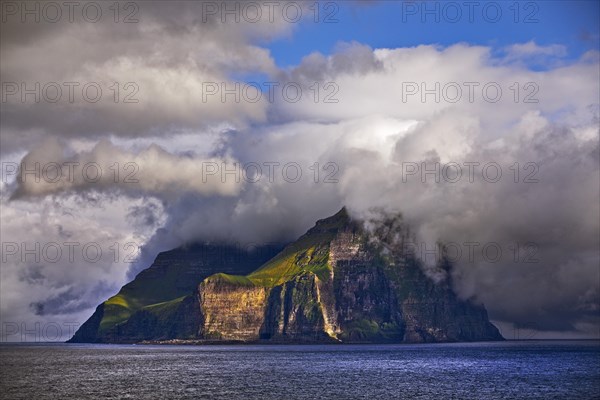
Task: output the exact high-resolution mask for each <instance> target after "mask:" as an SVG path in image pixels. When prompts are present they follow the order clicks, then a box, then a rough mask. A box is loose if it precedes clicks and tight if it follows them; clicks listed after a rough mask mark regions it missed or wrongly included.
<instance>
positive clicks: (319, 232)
mask: <svg viewBox="0 0 600 400" xmlns="http://www.w3.org/2000/svg"><path fill="white" fill-rule="evenodd" d="M384 228H385V226H384ZM404 233H406V231H404V230H403V228H402V227H400V228H399V229H396V230H395V231H394V232H390V231H389V229H388V231H387V232H386V235H387V236H391V237H392V239H393V240H387V239H389V238H387V237H386V235H383V234H382V232H381V231H375V232H367V231H366V230H365V229H364V228H363V227H362V224H358V223H356V222H353V221H351V220H350V218H349V216H348V214H347V213H346V210H345V209H343V210H341V211H340V212H339V213H337V214H336V215H334V216H333V217H331V218H328V219H325V220H321V221H318V222H317V224H316V226H315V227H314V228H312V229H311V230H309V231H308V232H307V233H306V234H305V235H304V236H302V237H301V238H299V239H298V240H297V241H296V242H294V243H292V244H291V245H289V246H287V247H286V248H285V249H284V250H283V251H282V252H281V253H280V254H278V255H277V256H276V257H275V258H274V259H273V260H271V261H269V262H268V263H267V264H265V265H264V266H263V267H261V268H260V269H258V270H257V271H255V272H252V273H251V274H248V275H246V276H232V275H227V274H222V273H221V274H217V275H214V276H211V277H209V278H207V279H206V280H204V281H203V282H202V283H201V284H200V285H199V287H198V301H199V308H200V315H201V316H200V324H199V332H198V337H200V338H205V339H224V340H239V341H257V340H269V341H272V342H306V341H308V342H438V341H475V340H501V339H502V337H501V335H500V334H499V332H498V330H497V329H496V327H494V326H493V325H492V324H491V323H490V322H489V320H488V317H487V313H486V311H485V309H484V308H483V306H481V305H477V304H475V303H473V302H471V301H462V300H460V299H458V298H457V296H456V295H455V294H454V292H453V291H452V288H451V282H450V279H449V277H448V274H445V277H444V278H443V279H440V280H439V282H437V283H435V282H434V281H433V280H432V279H430V278H429V277H428V276H426V274H425V273H424V272H423V268H422V266H421V264H420V261H419V260H418V259H417V258H416V257H415V256H414V255H413V254H411V253H410V252H407V251H406V249H405V247H404V246H401V245H398V244H399V243H401V242H402V241H403V240H407V237H404V238H403V237H400V236H401V235H402V234H404ZM440 268H441V272H442V273H443V272H444V271H443V268H449V265H441V266H440Z"/></svg>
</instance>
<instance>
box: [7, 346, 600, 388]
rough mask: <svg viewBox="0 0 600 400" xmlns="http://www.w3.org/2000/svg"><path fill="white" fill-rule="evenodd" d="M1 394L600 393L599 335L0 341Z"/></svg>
mask: <svg viewBox="0 0 600 400" xmlns="http://www.w3.org/2000/svg"><path fill="white" fill-rule="evenodd" d="M0 357H1V358H0V362H1V365H2V368H1V373H0V377H1V381H0V385H1V389H0V398H2V399H28V400H30V399H124V398H125V399H127V398H136V399H237V398H240V399H378V398H382V399H388V398H398V399H600V343H599V342H559V341H551V342H548V341H539V342H504V343H470V344H431V345H337V346H336V345H319V346H308V345H303V346H270V345H265V346H125V345H123V346H122V345H76V344H72V345H71V344H69V345H67V344H50V345H43V344H34V345H24V344H21V345H9V344H4V345H1V346H0Z"/></svg>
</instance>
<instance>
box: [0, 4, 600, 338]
mask: <svg viewBox="0 0 600 400" xmlns="http://www.w3.org/2000/svg"><path fill="white" fill-rule="evenodd" d="M7 4H8V5H7ZM44 4H45V3H40V2H29V3H24V2H4V3H2V9H1V10H0V11H1V12H2V14H1V20H0V22H1V23H0V72H1V79H0V81H1V83H2V93H1V94H2V99H1V103H0V162H1V165H2V180H1V183H0V214H1V222H2V223H1V226H0V234H1V242H2V249H1V250H2V260H1V263H2V264H1V268H0V325H1V328H2V331H1V332H0V333H1V334H2V337H1V340H3V341H9V340H10V341H14V340H16V341H19V340H29V341H32V340H59V339H67V338H68V337H69V335H70V334H72V333H73V329H76V327H77V326H78V325H80V324H82V323H83V322H84V321H85V320H86V319H87V318H88V317H89V316H90V315H91V314H92V312H93V310H94V309H95V307H96V306H97V305H98V304H99V303H101V302H102V301H104V300H106V299H107V298H108V297H110V296H112V295H114V294H115V293H116V292H117V291H118V290H119V288H120V287H121V286H122V285H123V284H125V283H127V282H128V281H130V280H131V279H132V278H133V277H134V276H135V275H136V274H137V273H138V272H139V271H140V270H142V269H144V268H146V267H148V266H149V265H150V264H151V262H152V260H153V259H154V258H155V256H156V254H158V252H160V251H165V250H169V249H172V248H175V247H178V246H181V245H184V244H186V243H193V242H198V241H226V242H230V243H238V244H240V245H242V246H248V245H249V244H255V243H265V242H279V241H291V240H294V239H295V238H297V237H298V236H299V235H301V234H302V233H304V232H305V231H306V230H307V229H309V228H310V227H311V226H312V225H313V224H314V223H315V221H316V220H318V219H321V218H325V217H327V216H330V215H332V214H334V213H335V212H337V211H338V210H339V209H340V208H341V207H342V206H346V207H348V210H349V211H350V213H351V214H352V215H353V216H354V217H356V218H359V219H360V218H366V217H368V216H369V215H371V214H372V213H373V211H374V210H375V209H379V210H384V211H386V212H401V213H402V214H403V216H404V218H405V220H406V221H407V222H408V223H409V224H410V225H411V227H412V229H413V232H414V233H415V236H416V238H417V245H418V248H419V250H420V251H421V254H422V258H423V259H424V261H425V265H426V266H428V265H433V264H435V262H436V256H437V255H439V254H440V252H437V253H436V252H435V251H433V256H432V250H431V249H437V248H438V247H436V246H437V243H443V244H445V245H446V247H447V248H448V249H450V250H452V251H453V252H454V253H453V255H454V259H455V263H454V264H455V268H454V272H453V280H454V290H455V291H456V293H457V294H458V295H459V296H460V297H461V298H472V299H475V300H476V301H479V302H482V303H484V304H485V306H486V308H487V309H488V312H489V315H490V318H491V319H492V321H493V322H494V323H496V324H497V325H498V326H499V327H500V328H501V330H502V332H503V333H504V335H505V336H506V337H509V338H512V337H513V335H516V334H515V332H520V333H519V335H521V336H520V337H528V338H530V337H535V338H591V337H593V338H598V337H600V318H599V317H600V314H599V313H600V268H599V266H600V254H599V248H600V165H599V163H600V156H599V140H598V139H599V131H598V129H599V103H600V100H599V97H600V95H599V93H600V76H599V74H600V72H599V71H600V68H599V67H600V66H599V46H600V29H599V26H598V21H599V20H600V18H599V16H600V15H599V13H600V11H599V6H598V2H591V1H590V2H584V1H580V2H578V1H568V2H566V1H564V2H563V1H548V2H545V1H536V2H527V1H524V2H473V3H468V4H469V5H468V6H467V5H465V4H466V2H433V1H431V2H401V1H397V2H393V1H343V2H342V1H339V2H326V1H323V2H314V1H311V2H300V1H298V2H275V3H265V2H260V1H259V2H255V3H252V4H254V6H252V5H250V6H249V5H248V4H249V3H240V2H228V3H224V2H178V1H172V2H165V1H153V2H145V1H139V2H122V3H118V4H119V7H117V8H116V9H115V7H113V8H109V7H110V5H111V4H113V3H112V2H110V3H101V2H91V3H82V4H81V6H79V7H80V8H75V9H73V10H68V9H67V8H64V7H66V6H64V5H63V6H60V4H59V6H60V7H63V8H62V9H60V10H57V9H53V8H52V6H47V5H44ZM252 7H254V8H252ZM257 7H259V8H260V10H261V11H260V14H258V13H257V12H256V11H257V9H258V8H257ZM270 7H272V8H270ZM470 7H472V8H470ZM36 18H37V19H38V20H39V21H36ZM57 166H58V168H57ZM450 250H449V251H450ZM428 257H429V259H428ZM432 257H433V258H432Z"/></svg>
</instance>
